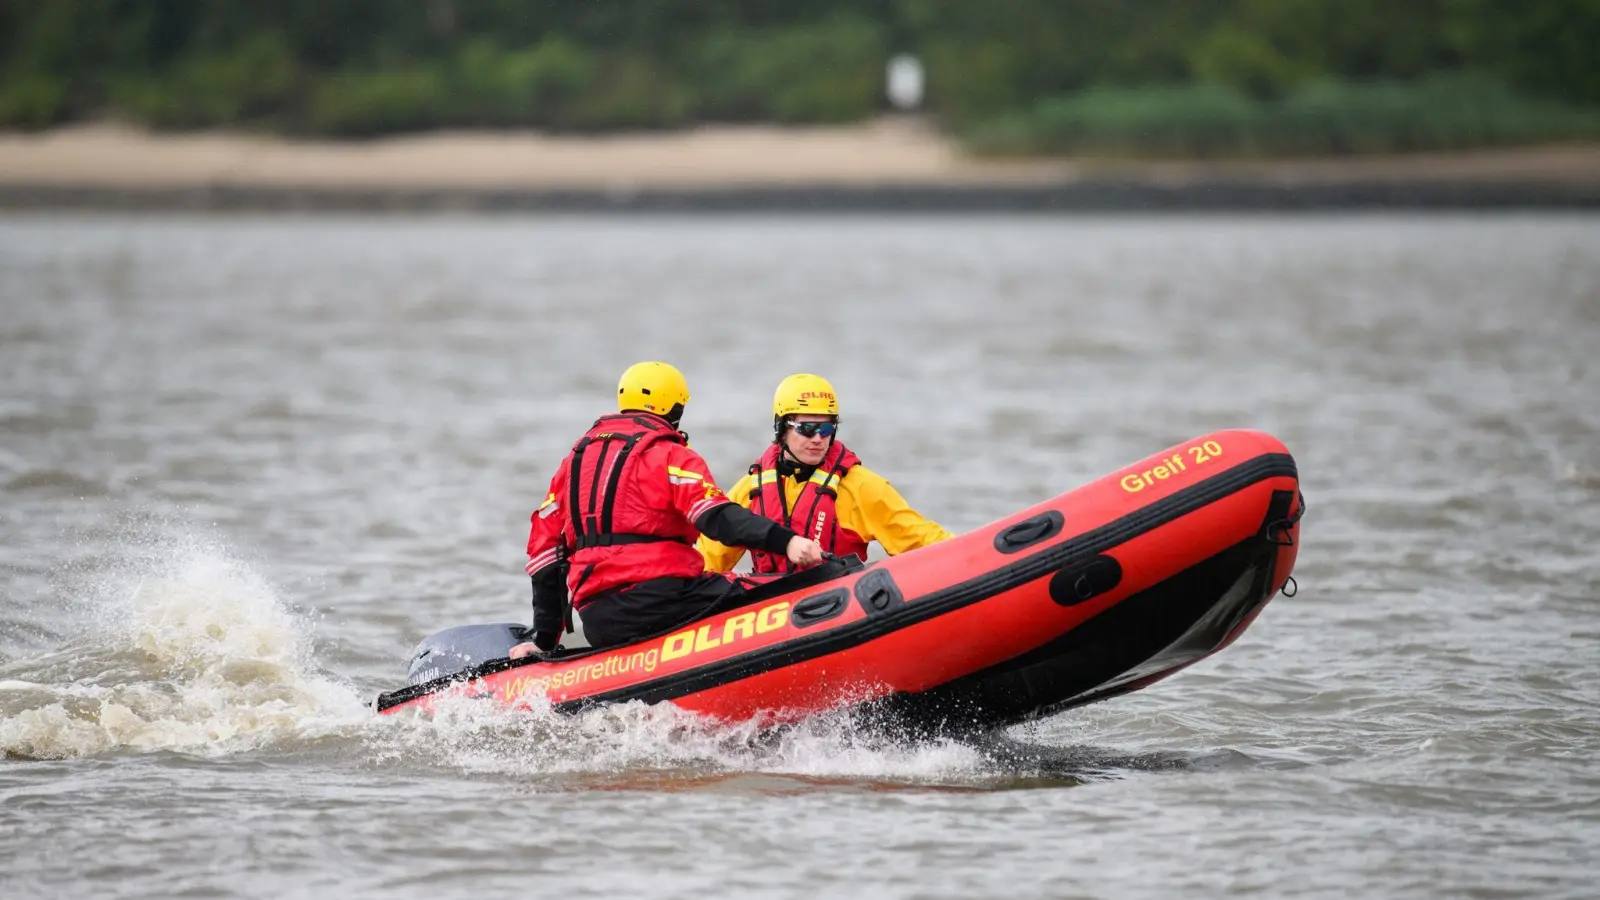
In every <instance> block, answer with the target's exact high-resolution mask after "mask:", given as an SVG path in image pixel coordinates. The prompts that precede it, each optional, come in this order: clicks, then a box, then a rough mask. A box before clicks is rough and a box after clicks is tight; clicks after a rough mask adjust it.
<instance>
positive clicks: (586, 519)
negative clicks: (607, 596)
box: [561, 413, 705, 609]
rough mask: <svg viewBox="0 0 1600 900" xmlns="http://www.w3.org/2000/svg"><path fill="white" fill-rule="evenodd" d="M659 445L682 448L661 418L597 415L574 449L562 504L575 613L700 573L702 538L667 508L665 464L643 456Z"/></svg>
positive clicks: (656, 456)
mask: <svg viewBox="0 0 1600 900" xmlns="http://www.w3.org/2000/svg"><path fill="white" fill-rule="evenodd" d="M658 443H675V444H682V443H685V441H684V439H683V435H681V434H679V433H678V432H677V430H676V429H674V428H673V427H672V426H671V425H669V424H668V423H667V421H666V420H665V419H663V418H661V417H660V416H655V415H651V414H649V413H621V414H617V415H610V416H601V417H600V418H599V419H597V420H596V421H595V423H594V425H593V426H592V427H590V429H589V431H588V433H587V434H585V435H584V436H583V437H582V438H580V439H579V440H578V442H577V443H576V444H574V445H573V446H572V453H571V455H569V456H568V457H567V463H568V468H567V496H565V497H563V498H561V500H562V505H563V506H564V507H565V510H564V512H565V514H566V516H567V528H566V533H567V537H568V541H569V543H568V545H567V552H568V554H569V556H568V559H569V561H570V566H569V568H568V570H567V589H568V591H570V592H571V594H572V605H573V606H574V607H575V608H579V609H581V608H582V607H583V604H584V603H585V602H586V601H587V600H589V598H591V597H593V596H595V595H596V594H600V593H604V592H606V591H609V590H613V589H615V588H619V587H624V586H627V585H630V584H638V583H639V582H641V581H649V580H650V579H652V578H693V577H695V576H697V575H699V574H701V573H702V572H704V571H705V560H704V559H703V558H702V557H701V556H700V553H699V551H697V550H695V549H694V542H695V539H696V538H697V537H699V532H697V531H695V528H694V525H693V523H691V522H689V521H688V520H687V519H686V518H684V515H683V513H681V512H679V511H678V510H677V509H676V508H675V507H674V506H673V505H672V495H671V493H670V491H669V489H668V481H667V471H666V465H665V463H664V462H662V457H661V456H660V455H659V454H654V455H647V454H646V453H645V451H646V450H647V449H648V448H649V447H651V446H652V445H654V444H658ZM641 467H648V468H649V469H655V470H658V471H646V470H642V469H641ZM657 486H659V488H658V487H657Z"/></svg>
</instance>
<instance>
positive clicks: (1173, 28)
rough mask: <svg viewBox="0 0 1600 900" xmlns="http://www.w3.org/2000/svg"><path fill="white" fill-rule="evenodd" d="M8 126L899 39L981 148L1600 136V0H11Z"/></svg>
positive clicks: (432, 124) (862, 74)
mask: <svg viewBox="0 0 1600 900" xmlns="http://www.w3.org/2000/svg"><path fill="white" fill-rule="evenodd" d="M0 42H3V43H0V49H3V52H4V60H3V63H0V75H3V80H0V127H5V128H12V129H30V128H47V127H51V126H55V125H60V124H64V123H69V122H73V121H82V120H88V119H95V118H103V117H107V116H112V117H117V118H121V119H125V120H130V121H133V122H137V123H140V124H144V125H147V126H150V127H153V128H157V129H203V128H249V129H258V130H264V131H271V132H278V133H283V134H289V135H304V136H327V137H340V138H364V137H372V136H379V135H387V134H394V133H400V132H409V131H419V130H426V129H436V128H534V129H542V130H547V131H555V132H576V133H593V132H607V131H619V130H649V129H671V128H682V127H687V126H690V125H694V124H698V123H705V122H763V123H779V124H837V123H850V122H858V121H862V120H864V119H867V118H870V117H872V116H875V115H879V114H881V113H883V112H884V111H886V109H887V108H888V106H887V101H886V100H885V97H884V90H883V82H884V65H885V63H886V61H887V60H888V58H889V57H890V56H892V55H894V54H897V53H911V54H914V55H915V56H917V57H918V58H919V59H920V60H921V61H922V62H923V64H924V66H925V68H926V71H927V92H926V97H925V100H924V103H923V111H924V112H926V113H928V114H930V115H932V116H934V117H935V118H936V120H937V121H938V122H939V123H941V124H942V125H943V126H944V127H946V128H948V129H950V130H951V131H952V132H953V133H955V134H957V135H960V136H961V137H963V138H964V139H966V140H967V141H968V142H969V145H970V146H972V147H973V148H974V149H977V150H979V151H981V152H990V153H1003V154H1033V153H1056V152H1107V153H1119V154H1122V153H1132V154H1158V155H1180V156H1187V155H1238V154H1266V155H1284V154H1327V153H1365V152H1387V151H1407V150H1433V149H1457V148H1464V147H1480V146H1493V145H1504V144H1525V143H1540V142H1547V141H1554V140H1564V139H1573V138H1580V139H1581V138H1592V137H1595V136H1596V135H1597V130H1596V129H1597V126H1596V113H1595V111H1596V110H1597V109H1600V53H1597V52H1595V49H1594V48H1596V47H1600V0H1525V2H1516V0H1406V2H1403V3H1396V2H1393V0H1005V2H1003V3H974V2H970V0H809V2H805V3H799V2H790V0H605V2H581V3H577V2H555V0H412V2H403V3H392V2H386V0H342V2H341V0H278V2H273V3H263V2H256V0H0Z"/></svg>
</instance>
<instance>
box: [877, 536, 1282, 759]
mask: <svg viewBox="0 0 1600 900" xmlns="http://www.w3.org/2000/svg"><path fill="white" fill-rule="evenodd" d="M1278 550H1279V547H1278V546H1277V545H1276V544H1274V543H1273V542H1271V541H1269V540H1265V539H1263V538H1262V537H1252V538H1250V539H1248V540H1245V541H1243V542H1241V543H1239V544H1236V545H1234V546H1233V547H1230V548H1228V549H1227V550H1224V551H1223V552H1221V553H1218V554H1216V555H1215V556H1212V557H1210V558H1208V559H1205V560H1203V561H1201V562H1199V563H1197V564H1196V565H1193V566H1190V567H1189V568H1187V569H1184V570H1183V571H1181V572H1179V573H1177V574H1175V575H1173V576H1171V577H1170V578H1167V579H1165V580H1163V581H1161V582H1159V583H1157V584H1155V585H1153V586H1151V587H1149V588H1146V589H1145V590H1143V591H1140V592H1138V593H1136V594H1133V595H1131V596H1128V597H1126V598H1124V599H1123V600H1122V601H1121V602H1119V603H1117V604H1116V605H1114V606H1112V607H1111V608H1110V609H1107V610H1106V611H1104V612H1102V613H1100V614H1099V615H1097V616H1095V617H1094V618H1092V619H1089V620H1088V621H1086V622H1084V623H1083V624H1082V625H1079V626H1078V627H1077V628H1074V629H1073V630H1072V631H1070V632H1068V633H1067V634H1065V635H1062V636H1061V637H1060V638H1057V639H1056V640H1054V641H1051V642H1050V643H1048V644H1044V645H1042V646H1040V647H1038V648H1036V649H1034V650H1032V651H1030V652H1028V653H1026V654H1023V655H1022V656H1018V657H1015V658H1013V659H1011V660H1008V661H1006V662H1004V663H1001V664H999V665H995V666H991V667H989V668H987V669H983V670H981V671H978V672H974V673H972V674H971V675H967V676H965V677H963V678H958V679H956V680H954V681H950V682H947V683H945V684H942V685H940V686H939V687H937V688H934V689H932V690H929V691H924V692H921V693H916V694H909V693H908V694H895V695H892V696H889V697H884V698H882V699H880V700H877V701H874V702H873V703H871V704H868V705H867V707H866V708H865V709H863V710H862V712H863V713H864V714H865V715H866V716H868V717H870V718H872V719H874V720H881V721H883V722H885V723H893V724H894V725H895V726H897V727H903V728H906V729H909V730H912V731H918V732H927V733H937V734H951V733H964V732H980V731H988V730H992V729H996V728H1003V727H1006V726H1009V725H1015V724H1018V723H1020V722H1024V721H1027V720H1030V719H1034V718H1038V717H1041V716H1046V715H1050V714H1052V713H1057V712H1061V711H1063V710H1067V709H1072V708H1074V707H1077V706H1083V705H1085V704H1088V703H1094V702H1096V701H1100V700H1105V699H1108V698H1111V697H1115V696H1118V695H1119V694H1125V693H1128V692H1129V691H1134V690H1137V689H1139V688H1141V687H1144V686H1145V685H1147V684H1150V683H1151V682H1153V681H1155V680H1157V679H1159V678H1161V677H1163V676H1165V675H1168V674H1170V673H1172V672H1173V671H1175V670H1177V669H1180V668H1182V667H1184V666H1187V665H1189V664H1191V663H1193V662H1195V661H1196V660H1199V659H1202V658H1204V657H1206V656H1209V655H1210V654H1212V653H1214V652H1216V651H1217V649H1219V648H1220V647H1221V646H1222V644H1223V643H1224V642H1225V641H1226V640H1227V638H1228V635H1230V634H1232V633H1233V632H1234V630H1235V629H1236V628H1237V627H1238V626H1239V624H1240V623H1242V622H1244V621H1246V619H1248V617H1249V616H1250V615H1251V614H1252V613H1254V612H1255V611H1256V610H1258V609H1259V608H1260V607H1261V606H1263V605H1264V604H1266V603H1267V601H1268V600H1270V599H1271V598H1272V595H1273V594H1274V593H1275V591H1276V588H1275V587H1274V585H1275V579H1274V577H1273V576H1274V574H1275V573H1274V569H1275V567H1276V561H1277V558H1278Z"/></svg>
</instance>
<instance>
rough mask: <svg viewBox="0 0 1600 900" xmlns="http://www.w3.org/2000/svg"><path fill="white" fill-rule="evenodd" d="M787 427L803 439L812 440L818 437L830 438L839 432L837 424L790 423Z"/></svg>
mask: <svg viewBox="0 0 1600 900" xmlns="http://www.w3.org/2000/svg"><path fill="white" fill-rule="evenodd" d="M789 427H790V428H793V429H794V431H795V434H798V435H800V436H801V437H803V438H814V437H817V436H818V435H821V436H822V437H825V438H831V437H833V436H834V435H835V434H837V433H838V432H839V423H838V422H790V423H789Z"/></svg>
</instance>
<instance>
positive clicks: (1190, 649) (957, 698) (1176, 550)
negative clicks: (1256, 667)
mask: <svg viewBox="0 0 1600 900" xmlns="http://www.w3.org/2000/svg"><path fill="white" fill-rule="evenodd" d="M1304 511H1305V506H1304V500H1303V498H1302V497H1301V494H1300V486H1299V477H1298V473H1297V471H1296V469H1295V463H1294V459H1293V458H1292V457H1291V456H1290V455H1289V452H1288V450H1287V449H1286V448H1285V447H1284V445H1283V444H1281V443H1280V442H1278V441H1277V440H1276V439H1274V438H1272V437H1270V436H1268V435H1266V434H1262V433H1260V432H1254V431H1221V432H1216V433H1213V434H1208V435H1204V436H1202V437H1199V438H1195V439H1194V440H1191V441H1187V442H1185V443H1183V444H1179V445H1177V446H1174V447H1169V448H1168V449H1166V450H1163V451H1162V452H1160V453H1158V454H1156V455H1155V456H1152V457H1149V458H1148V459H1144V460H1141V461H1140V462H1138V463H1136V464H1134V465H1131V466H1128V467H1127V468H1124V469H1121V470H1119V471H1116V472H1113V473H1111V474H1109V475H1106V476H1105V477H1103V478H1100V479H1099V480H1097V481H1094V482H1091V483H1089V484H1087V485H1084V486H1083V487H1080V488H1077V489H1075V490H1072V491H1068V492H1067V493H1065V494H1062V495H1061V496H1059V497H1056V498H1055V499H1053V500H1048V501H1045V502H1044V503H1040V504H1039V505H1037V506H1034V507H1031V508H1029V509H1025V510H1022V511H1021V512H1018V513H1016V514H1015V515H1012V516H1010V517H1007V518H1005V519H1001V520H1000V521H997V522H994V523H992V524H990V525H988V526H985V527H983V528H979V529H977V530H975V531H972V532H969V533H967V534H964V535H961V536H959V537H956V538H954V539H951V540H948V541H944V542H942V543H939V544H935V545H933V546H930V547H925V548H923V549H921V550H917V551H914V552H912V553H907V554H904V555H902V556H898V557H894V558H891V559H887V560H883V561H879V562H874V563H870V564H863V563H862V562H861V561H860V560H858V559H856V558H855V557H853V556H852V557H845V558H843V559H839V560H833V561H830V562H827V563H824V564H823V565H821V566H818V567H816V568H814V569H810V570H807V571H804V572H799V573H796V574H794V575H790V576H787V577H785V578H782V579H779V580H777V581H774V582H771V583H770V584H766V585H763V586H761V587H759V588H756V589H755V590H752V591H751V592H749V593H748V594H746V595H745V596H744V597H742V598H740V604H739V605H738V606H737V607H735V608H729V609H724V610H720V611H717V612H716V613H714V614H713V615H710V616H708V617H705V618H702V619H698V620H696V621H693V622H689V623H686V624H684V625H682V626H680V627H678V628H675V629H672V630H671V631H668V632H664V633H662V634H658V635H655V636H653V637H650V638H648V639H645V640H641V641H638V642H636V643H633V644H629V645H626V646H619V647H612V648H607V649H604V650H593V649H589V648H583V649H577V650H557V651H556V652H554V653H551V654H548V655H545V656H542V657H540V656H535V657H528V658H524V659H519V660H510V659H507V658H506V651H507V650H508V649H509V648H510V647H511V646H512V645H513V644H515V643H517V642H518V641H520V640H522V629H521V626H518V625H513V624H495V625H476V626H465V627H462V628H453V629H449V630H447V631H443V632H440V633H439V634H436V635H434V636H433V637H430V638H428V639H427V640H425V641H423V642H422V644H421V645H419V646H418V648H417V651H416V654H415V655H414V656H413V658H412V663H411V684H409V685H408V686H406V687H402V688H400V689H398V690H395V691H392V692H389V693H385V694H382V695H380V696H379V697H378V698H377V701H376V704H375V706H376V708H377V710H378V711H379V712H382V713H395V712H399V711H401V710H407V709H418V710H422V711H428V710H431V709H432V708H433V705H434V704H435V703H436V702H437V701H438V700H439V699H440V698H441V697H444V696H446V695H454V696H467V697H477V698H483V699H485V700H488V701H491V702H495V703H500V704H506V705H510V706H519V705H520V706H528V705H529V704H531V703H532V702H534V699H535V698H542V699H540V701H539V702H541V703H543V702H548V703H549V704H550V705H551V706H552V707H553V708H555V709H557V710H560V711H576V710H579V709H582V708H584V707H588V706H591V705H594V704H600V703H618V702H625V701H630V700H638V701H643V702H645V703H671V704H674V705H676V706H678V707H681V708H683V709H686V710H691V711H694V712H697V713H701V714H705V715H708V716H712V717H715V718H717V719H721V720H734V721H747V720H757V721H759V722H762V723H765V724H773V725H780V724H786V723H792V722H795V721H798V720H800V719H802V718H804V717H806V716H810V715H814V714H816V713H820V712H825V711H828V710H834V709H839V708H841V707H847V706H854V705H858V704H867V705H869V707H870V708H871V709H873V710H874V711H875V712H881V713H886V714H888V715H890V716H892V717H893V718H894V719H895V720H897V721H902V722H904V723H906V724H907V725H910V726H913V727H917V728H923V729H929V730H932V731H936V732H971V731H982V730H988V729H992V728H998V727H1003V726H1006V725H1011V724H1015V723H1017V722H1020V721H1024V720H1026V719H1030V718H1034V717H1037V716H1041V715H1045V714H1049V713H1053V712H1057V711H1060V710H1064V709H1070V708H1072V707H1075V706H1081V705H1083V704H1086V703H1093V702H1095V701H1098V700H1105V699H1107V698H1109V697H1115V696H1117V695H1119V694H1126V693H1128V692H1130V691H1136V690H1139V689H1141V688H1144V687H1148V686H1149V685H1151V684H1154V683H1155V682H1157V681H1160V680H1161V679H1163V678H1165V677H1167V676H1168V675H1171V674H1173V673H1174V672H1177V671H1178V670H1180V669H1182V668H1184V667H1186V666H1189V665H1192V664H1194V663H1195V662H1197V661H1199V660H1201V659H1204V658H1206V657H1207V656H1210V655H1211V654H1213V653H1216V652H1217V651H1219V650H1221V649H1222V648H1223V647H1226V646H1228V645H1229V644H1230V643H1232V642H1233V641H1234V640H1236V639H1237V638H1238V637H1239V635H1240V634H1241V633H1243V632H1244V630H1245V628H1246V627H1247V626H1249V624H1250V623H1251V622H1252V621H1254V619H1255V617H1256V616H1257V615H1258V614H1259V613H1260V612H1261V610H1262V608H1263V607H1265V606H1266V604H1267V602H1268V601H1269V600H1270V599H1271V598H1272V597H1274V596H1275V595H1276V594H1278V593H1279V591H1281V590H1283V589H1284V587H1285V585H1286V584H1289V583H1290V573H1291V572H1292V570H1293V568H1294V562H1295V555H1296V553H1297V552H1298V547H1299V532H1300V518H1301V515H1302V514H1303V513H1304Z"/></svg>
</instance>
